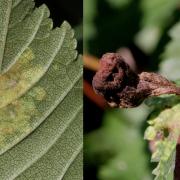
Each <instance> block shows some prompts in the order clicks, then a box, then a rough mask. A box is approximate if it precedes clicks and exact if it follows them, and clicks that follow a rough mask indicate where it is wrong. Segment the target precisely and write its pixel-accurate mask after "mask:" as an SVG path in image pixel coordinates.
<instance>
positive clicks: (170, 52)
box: [160, 22, 180, 80]
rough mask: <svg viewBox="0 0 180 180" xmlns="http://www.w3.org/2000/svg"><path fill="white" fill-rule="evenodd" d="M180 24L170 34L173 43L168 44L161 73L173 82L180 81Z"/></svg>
mask: <svg viewBox="0 0 180 180" xmlns="http://www.w3.org/2000/svg"><path fill="white" fill-rule="evenodd" d="M179 33H180V23H179V22H178V23H177V24H176V25H175V26H174V27H172V29H171V30H170V32H169V35H170V37H171V41H170V42H169V43H168V44H167V46H166V49H165V52H164V54H163V61H162V63H161V64H160V73H161V74H163V75H165V76H166V77H167V78H169V79H171V80H178V79H180V71H179V67H180V61H179V60H180V53H179V52H180V51H179V50H180V45H179V38H180V35H179Z"/></svg>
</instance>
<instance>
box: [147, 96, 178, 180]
mask: <svg viewBox="0 0 180 180" xmlns="http://www.w3.org/2000/svg"><path fill="white" fill-rule="evenodd" d="M169 97H171V98H173V96H171V95H167V96H162V97H157V98H154V99H153V103H154V104H158V106H155V110H154V111H153V112H152V113H151V115H150V117H149V119H148V123H149V127H148V128H147V129H146V131H145V139H147V140H150V141H153V143H154V146H155V147H154V148H155V151H154V152H153V154H152V161H153V162H158V166H157V167H156V169H155V170H154V171H153V174H155V175H156V178H155V179H156V180H162V179H164V180H169V179H170V180H172V179H173V172H174V166H175V152H176V144H177V141H178V137H179V135H180V122H179V117H180V104H179V103H178V104H177V102H176V101H174V104H173V101H171V106H170V104H169V105H168V104H166V106H164V104H165V103H166V102H168V99H169ZM174 98H175V96H174ZM160 99H161V100H160ZM149 101H150V100H149Z"/></svg>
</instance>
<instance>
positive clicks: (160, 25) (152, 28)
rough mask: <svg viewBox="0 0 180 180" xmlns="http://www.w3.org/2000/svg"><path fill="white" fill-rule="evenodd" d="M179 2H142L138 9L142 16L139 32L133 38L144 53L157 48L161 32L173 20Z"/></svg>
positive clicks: (155, 0) (174, 0)
mask: <svg viewBox="0 0 180 180" xmlns="http://www.w3.org/2000/svg"><path fill="white" fill-rule="evenodd" d="M178 5H179V0H171V1H169V0H158V1H157V0H151V1H149V0H142V1H141V4H140V8H141V10H142V13H143V16H142V21H141V27H142V28H141V30H140V31H139V33H138V34H137V36H136V38H135V42H136V44H137V45H138V46H139V47H140V48H141V49H142V50H144V51H145V52H147V53H151V52H152V51H153V50H154V49H155V47H156V46H157V44H158V42H159V40H160V37H161V35H162V33H163V30H164V29H165V28H166V27H167V26H168V25H169V23H171V22H172V20H173V13H174V12H175V10H176V9H177V8H178Z"/></svg>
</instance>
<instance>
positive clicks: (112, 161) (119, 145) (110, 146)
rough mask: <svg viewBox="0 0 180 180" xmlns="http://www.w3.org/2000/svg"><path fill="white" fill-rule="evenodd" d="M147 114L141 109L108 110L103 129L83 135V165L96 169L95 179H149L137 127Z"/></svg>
mask: <svg viewBox="0 0 180 180" xmlns="http://www.w3.org/2000/svg"><path fill="white" fill-rule="evenodd" d="M139 112H141V113H139ZM147 113H148V111H147V109H146V108H145V107H144V106H142V107H139V108H135V109H129V110H122V111H119V110H111V111H110V110H109V111H107V112H106V114H105V117H104V121H103V126H102V127H101V128H100V129H98V130H96V131H94V132H92V133H90V134H88V135H87V136H86V138H85V151H84V153H85V164H86V161H87V162H88V163H89V164H91V165H95V166H99V167H100V169H99V172H98V177H99V178H98V179H100V180H119V179H124V180H126V179H137V180H138V179H146V180H150V179H151V177H150V173H149V168H148V165H147V162H148V156H147V154H146V153H145V144H144V142H143V141H142V140H141V133H140V124H141V123H142V120H143V119H144V117H145V116H146V115H147ZM135 162H136V163H135Z"/></svg>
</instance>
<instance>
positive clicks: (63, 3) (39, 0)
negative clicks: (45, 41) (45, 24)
mask: <svg viewBox="0 0 180 180" xmlns="http://www.w3.org/2000/svg"><path fill="white" fill-rule="evenodd" d="M35 2H36V6H40V5H41V4H46V5H47V6H48V8H49V9H50V12H51V16H50V17H51V18H52V19H53V22H54V27H57V26H60V25H61V24H62V22H63V21H65V20H66V21H68V22H69V23H70V24H71V26H72V27H73V29H74V30H75V36H76V39H77V40H78V51H79V53H81V54H82V51H83V45H82V37H83V31H82V29H83V28H82V19H83V0H35Z"/></svg>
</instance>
